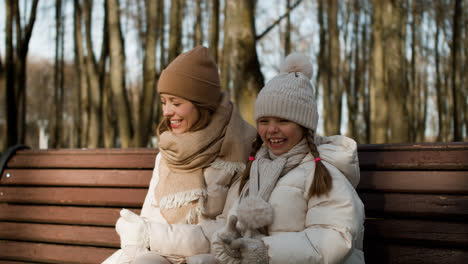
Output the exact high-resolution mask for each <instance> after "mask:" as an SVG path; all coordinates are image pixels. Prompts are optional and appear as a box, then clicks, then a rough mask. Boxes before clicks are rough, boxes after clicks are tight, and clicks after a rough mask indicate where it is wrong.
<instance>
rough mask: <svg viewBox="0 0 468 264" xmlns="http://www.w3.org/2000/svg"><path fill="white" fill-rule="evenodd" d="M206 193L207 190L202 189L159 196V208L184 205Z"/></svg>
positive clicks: (204, 195)
mask: <svg viewBox="0 0 468 264" xmlns="http://www.w3.org/2000/svg"><path fill="white" fill-rule="evenodd" d="M206 195H207V191H206V190H204V189H195V190H190V191H185V192H179V193H175V194H172V195H168V196H165V197H163V198H161V200H160V201H159V208H161V209H163V210H164V209H172V208H178V207H182V206H186V205H188V204H189V203H190V202H192V201H196V200H198V199H200V198H202V197H203V198H204V197H206Z"/></svg>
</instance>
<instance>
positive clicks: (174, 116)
mask: <svg viewBox="0 0 468 264" xmlns="http://www.w3.org/2000/svg"><path fill="white" fill-rule="evenodd" d="M160 97H161V103H162V110H163V115H164V117H166V118H167V119H169V121H170V123H171V131H172V133H174V134H176V135H180V134H183V133H185V132H187V131H189V130H190V128H191V127H192V126H193V125H194V124H195V123H196V122H197V121H198V119H199V118H200V114H199V113H198V110H197V108H196V107H195V105H194V104H193V103H192V102H190V101H188V100H186V99H184V98H181V97H178V96H175V95H170V94H160Z"/></svg>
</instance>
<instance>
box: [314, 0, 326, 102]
mask: <svg viewBox="0 0 468 264" xmlns="http://www.w3.org/2000/svg"><path fill="white" fill-rule="evenodd" d="M325 4H326V2H325V1H324V0H318V9H317V11H318V15H317V18H318V24H319V29H320V31H319V32H320V33H319V53H318V69H317V79H316V81H315V87H316V91H315V99H318V95H319V92H320V90H319V87H322V91H323V92H322V94H323V93H324V91H325V90H326V89H328V88H327V87H328V85H327V82H326V81H325V80H327V79H328V76H327V73H328V66H327V62H326V61H325V58H326V57H327V54H328V49H327V46H328V45H327V29H326V27H325V19H324V13H325V7H324V5H325ZM320 84H322V86H320Z"/></svg>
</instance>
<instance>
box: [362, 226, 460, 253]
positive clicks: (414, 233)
mask: <svg viewBox="0 0 468 264" xmlns="http://www.w3.org/2000/svg"><path fill="white" fill-rule="evenodd" d="M365 228H366V232H365V233H364V235H365V239H370V240H387V239H390V240H397V241H405V242H408V241H411V242H414V243H417V244H419V245H426V246H427V245H432V246H433V245H438V246H445V247H448V246H454V247H465V248H468V226H467V225H466V224H465V223H460V222H440V221H421V220H406V219H366V222H365Z"/></svg>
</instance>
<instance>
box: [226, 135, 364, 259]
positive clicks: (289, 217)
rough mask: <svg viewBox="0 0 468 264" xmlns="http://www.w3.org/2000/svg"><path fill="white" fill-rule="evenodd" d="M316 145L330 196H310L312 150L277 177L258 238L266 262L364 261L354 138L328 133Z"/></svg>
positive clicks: (313, 166)
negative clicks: (266, 222) (330, 182)
mask: <svg viewBox="0 0 468 264" xmlns="http://www.w3.org/2000/svg"><path fill="white" fill-rule="evenodd" d="M317 146H318V151H319V153H320V157H321V158H322V162H323V163H324V165H325V166H326V168H327V169H328V170H329V172H330V174H331V177H332V179H333V187H332V189H331V191H330V193H329V194H328V196H324V195H322V196H320V197H312V198H310V199H308V197H307V193H308V191H309V188H310V186H311V183H312V179H313V177H314V171H315V162H314V157H313V156H312V155H311V154H310V153H309V154H308V155H307V156H306V157H305V158H304V159H303V161H302V162H301V164H300V165H299V166H298V167H296V168H294V169H292V170H291V171H289V172H288V173H287V174H286V175H284V176H283V177H281V178H280V179H279V180H278V182H277V184H276V186H275V188H274V189H273V192H272V193H271V196H270V198H269V203H270V204H271V205H272V207H273V223H272V224H271V225H270V226H268V231H269V236H265V237H263V238H262V240H263V242H264V243H265V245H266V246H267V248H268V254H269V263H270V264H277V263H278V264H280V263H281V264H286V263H295V264H298V263H364V254H363V252H362V241H363V235H364V226H363V224H364V206H363V204H362V202H361V200H360V198H359V197H358V195H357V193H356V191H355V187H356V185H357V184H358V183H359V163H358V158H357V146H356V142H355V141H354V140H352V139H350V138H347V137H344V136H332V137H325V138H320V142H317ZM231 212H232V211H231Z"/></svg>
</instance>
